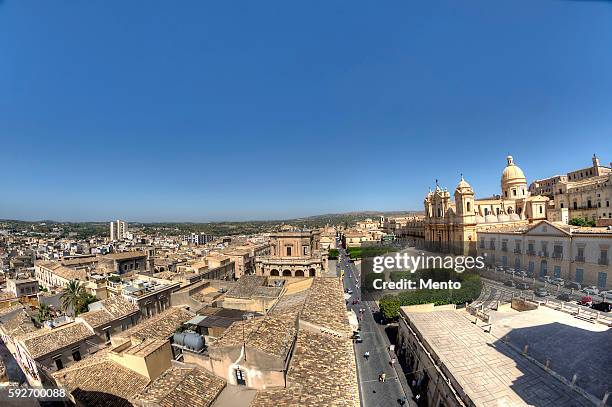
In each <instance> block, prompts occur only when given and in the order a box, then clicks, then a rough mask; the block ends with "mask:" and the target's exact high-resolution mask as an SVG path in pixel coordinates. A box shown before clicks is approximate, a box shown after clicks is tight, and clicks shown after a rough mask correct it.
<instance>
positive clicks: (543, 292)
mask: <svg viewBox="0 0 612 407" xmlns="http://www.w3.org/2000/svg"><path fill="white" fill-rule="evenodd" d="M534 293H535V295H536V296H537V297H546V296H548V291H546V289H544V288H538V289H537V290H535V291H534Z"/></svg>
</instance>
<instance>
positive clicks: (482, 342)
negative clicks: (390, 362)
mask: <svg viewBox="0 0 612 407" xmlns="http://www.w3.org/2000/svg"><path fill="white" fill-rule="evenodd" d="M402 314H403V315H405V316H406V317H407V318H408V319H409V321H410V326H411V327H412V329H413V330H414V331H415V332H416V333H417V335H418V337H419V338H420V339H421V341H422V342H423V343H424V345H425V347H426V349H427V350H428V351H429V352H430V353H431V354H432V356H433V358H434V360H436V361H437V363H438V365H439V367H440V369H441V370H442V371H443V372H444V374H445V375H447V377H449V378H450V381H451V384H452V386H453V387H454V388H455V390H456V391H457V392H458V394H459V395H460V397H461V398H462V399H464V401H467V400H468V399H469V403H468V404H471V403H473V405H476V406H525V405H532V406H539V407H545V406H550V407H570V406H573V407H577V406H592V405H593V404H592V403H591V402H590V401H589V400H587V399H586V398H585V397H583V396H581V395H580V394H579V393H577V392H576V391H574V390H573V389H571V388H570V387H569V386H567V385H566V384H564V383H562V382H561V381H560V380H558V379H556V378H555V377H553V376H552V375H551V374H549V373H547V372H546V371H545V370H544V369H542V368H541V367H539V366H537V365H536V364H535V363H533V362H532V361H530V360H528V359H527V358H526V357H524V356H522V355H521V354H520V353H519V352H517V351H515V350H514V349H513V348H511V347H510V346H509V345H507V344H505V343H504V342H503V341H501V340H500V339H498V338H496V337H495V336H493V335H491V334H489V333H486V332H484V331H483V329H482V328H480V327H478V326H476V325H474V324H472V322H471V318H470V315H469V314H468V313H467V312H466V311H464V310H443V311H435V310H434V311H431V312H418V311H414V310H410V307H402ZM494 329H495V328H494ZM493 333H495V331H494V332H493Z"/></svg>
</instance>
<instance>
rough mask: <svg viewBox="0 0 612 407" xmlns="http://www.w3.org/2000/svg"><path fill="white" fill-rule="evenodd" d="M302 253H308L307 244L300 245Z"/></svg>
mask: <svg viewBox="0 0 612 407" xmlns="http://www.w3.org/2000/svg"><path fill="white" fill-rule="evenodd" d="M302 254H303V255H304V256H306V255H307V254H308V246H304V247H302Z"/></svg>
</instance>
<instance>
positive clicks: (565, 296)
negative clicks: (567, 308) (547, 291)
mask: <svg viewBox="0 0 612 407" xmlns="http://www.w3.org/2000/svg"><path fill="white" fill-rule="evenodd" d="M557 299H558V300H561V301H571V300H572V296H571V295H569V294H568V293H561V294H559V295H557Z"/></svg>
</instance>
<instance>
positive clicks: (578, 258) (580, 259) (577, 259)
mask: <svg viewBox="0 0 612 407" xmlns="http://www.w3.org/2000/svg"><path fill="white" fill-rule="evenodd" d="M574 260H576V261H578V262H580V263H584V256H576V258H575V259H574Z"/></svg>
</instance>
